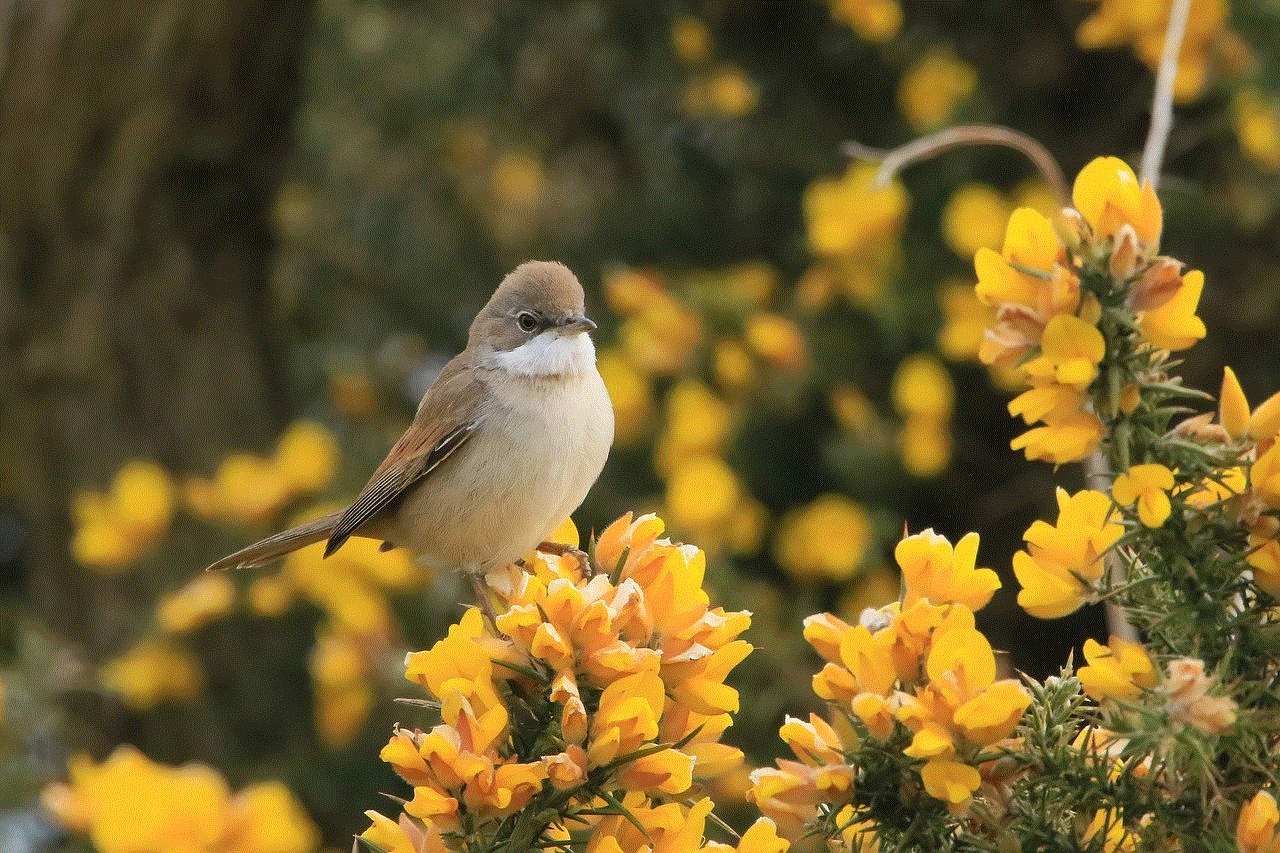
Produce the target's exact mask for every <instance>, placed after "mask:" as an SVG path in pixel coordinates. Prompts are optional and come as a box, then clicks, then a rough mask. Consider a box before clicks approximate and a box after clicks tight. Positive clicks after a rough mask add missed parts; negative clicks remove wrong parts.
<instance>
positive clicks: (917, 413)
mask: <svg viewBox="0 0 1280 853" xmlns="http://www.w3.org/2000/svg"><path fill="white" fill-rule="evenodd" d="M890 393H891V395H892V397H893V407H894V409H896V410H897V412H898V414H899V415H901V416H902V417H903V418H905V419H908V420H911V419H917V418H919V419H925V420H930V421H946V420H948V419H950V417H951V412H952V409H953V407H954V406H955V395H956V392H955V385H954V384H953V383H952V381H951V374H950V373H948V372H947V369H946V368H945V367H943V366H942V364H941V363H939V361H938V360H937V359H936V358H934V357H933V356H931V355H929V354H927V353H916V354H915V355H911V356H908V357H907V358H904V359H903V360H902V361H901V362H900V363H899V364H898V368H897V370H895V371H894V373H893V383H892V389H891V392H890Z"/></svg>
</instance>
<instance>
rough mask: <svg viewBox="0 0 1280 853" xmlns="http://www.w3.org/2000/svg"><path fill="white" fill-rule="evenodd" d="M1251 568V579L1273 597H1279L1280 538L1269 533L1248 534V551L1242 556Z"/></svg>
mask: <svg viewBox="0 0 1280 853" xmlns="http://www.w3.org/2000/svg"><path fill="white" fill-rule="evenodd" d="M1244 560H1245V562H1246V563H1248V564H1249V567H1250V568H1251V569H1253V580H1254V583H1256V584H1257V585H1258V586H1259V587H1261V588H1262V589H1264V590H1266V591H1267V592H1268V593H1270V595H1271V596H1272V597H1273V598H1280V538H1277V537H1276V536H1275V535H1272V534H1269V533H1262V534H1259V533H1250V534H1249V553H1248V554H1247V555H1246V556H1245V558H1244Z"/></svg>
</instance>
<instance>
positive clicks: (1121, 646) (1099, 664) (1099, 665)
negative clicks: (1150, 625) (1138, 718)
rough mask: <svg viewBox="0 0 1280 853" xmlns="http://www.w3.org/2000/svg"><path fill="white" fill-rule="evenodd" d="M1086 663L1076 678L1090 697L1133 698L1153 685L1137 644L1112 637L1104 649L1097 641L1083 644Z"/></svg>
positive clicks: (1149, 667)
mask: <svg viewBox="0 0 1280 853" xmlns="http://www.w3.org/2000/svg"><path fill="white" fill-rule="evenodd" d="M1084 657H1085V660H1087V661H1088V664H1087V665H1085V666H1082V667H1080V669H1079V671H1078V672H1077V673H1076V675H1077V676H1078V677H1079V679H1080V684H1081V685H1082V686H1083V687H1084V692H1085V693H1086V694H1088V695H1089V696H1090V697H1091V698H1093V699H1095V700H1098V701H1101V700H1102V699H1104V698H1105V699H1134V698H1136V697H1137V696H1138V695H1139V694H1140V693H1141V692H1142V691H1143V690H1144V689H1147V688H1150V687H1152V686H1153V685H1154V684H1155V683H1156V671H1155V666H1154V664H1152V662H1151V658H1150V657H1148V656H1147V653H1146V651H1145V650H1144V649H1143V648H1142V646H1141V645H1139V644H1138V643H1132V642H1129V641H1128V640H1124V639H1122V638H1120V637H1112V638H1111V642H1110V643H1109V644H1108V645H1106V646H1104V645H1102V644H1101V643H1099V642H1098V641H1097V640H1094V639H1088V640H1085V641H1084Z"/></svg>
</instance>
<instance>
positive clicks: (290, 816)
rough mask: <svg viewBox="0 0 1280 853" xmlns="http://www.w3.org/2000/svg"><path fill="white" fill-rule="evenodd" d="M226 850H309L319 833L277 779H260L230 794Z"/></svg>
mask: <svg viewBox="0 0 1280 853" xmlns="http://www.w3.org/2000/svg"><path fill="white" fill-rule="evenodd" d="M228 822H229V827H228V832H227V842H228V843H227V846H226V850H227V851H228V853H309V851H311V850H315V849H316V848H317V847H319V846H320V835H319V833H318V832H316V827H315V825H314V824H313V823H312V822H311V819H310V818H309V817H307V814H306V812H304V811H303V810H302V806H301V805H300V804H299V803H298V800H297V799H296V798H295V797H294V796H293V793H292V792H291V791H290V790H289V789H288V788H286V787H285V786H284V785H283V784H281V783H280V782H260V783H258V784H256V785H250V786H248V787H247V788H244V789H242V790H241V791H240V792H239V793H237V794H236V795H235V796H233V797H232V798H231V803H230V815H229V820H228Z"/></svg>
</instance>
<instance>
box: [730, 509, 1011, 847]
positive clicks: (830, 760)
mask: <svg viewBox="0 0 1280 853" xmlns="http://www.w3.org/2000/svg"><path fill="white" fill-rule="evenodd" d="M977 550H978V537H977V535H976V534H969V535H967V536H965V537H964V538H963V539H961V540H960V542H959V543H957V544H956V545H955V546H954V547H953V546H952V545H951V543H949V542H948V541H947V540H946V539H945V538H944V537H941V536H938V535H937V534H935V533H934V532H933V531H931V530H926V531H924V532H923V533H919V534H916V535H914V536H908V537H905V538H904V539H903V540H902V541H901V542H900V543H899V544H898V547H897V550H896V557H897V560H898V563H899V565H900V567H901V568H902V573H903V580H904V587H905V591H904V595H903V602H902V603H901V604H892V605H889V606H888V607H885V608H881V609H880V610H878V611H875V610H869V611H866V612H865V613H864V614H863V616H862V619H861V620H860V623H861V624H857V625H850V624H849V623H847V622H844V621H843V620H841V619H839V618H838V617H835V616H833V615H831V614H829V613H824V614H820V615H816V616H810V617H809V618H807V619H806V620H805V629H804V635H805V639H806V640H807V641H808V642H809V644H810V645H811V646H813V648H814V650H815V651H816V652H817V653H818V654H819V655H820V656H821V657H822V658H823V659H824V660H825V661H826V664H825V666H824V667H823V668H822V670H821V671H820V672H819V673H818V674H817V675H815V676H814V679H813V687H814V692H815V693H817V695H818V696H819V697H821V698H823V699H825V700H827V702H829V703H831V705H832V706H833V707H834V708H835V709H837V712H838V713H839V714H840V715H841V716H844V717H847V718H848V719H852V720H854V721H855V723H856V724H858V725H860V726H861V727H862V728H861V729H859V732H858V734H859V735H861V734H862V733H863V731H865V733H866V735H867V736H870V737H871V738H874V739H877V740H880V741H888V740H889V739H890V738H891V737H892V736H894V734H895V732H910V733H911V735H912V737H911V742H910V745H909V746H907V747H906V749H905V752H904V755H905V757H906V758H911V759H916V760H918V761H919V762H921V763H920V765H919V773H920V779H921V784H922V785H923V787H924V790H925V791H926V793H928V795H929V796H931V797H934V798H936V799H939V800H942V801H943V802H945V803H947V805H948V807H949V808H952V809H955V810H956V811H957V812H963V811H964V810H965V808H967V805H968V802H969V799H970V797H971V796H972V795H973V793H974V792H975V791H976V790H977V789H978V787H979V786H980V785H981V775H980V773H979V770H978V768H977V767H976V766H975V763H974V761H973V759H975V758H976V756H977V755H978V754H979V753H980V752H981V751H982V750H983V749H985V748H988V747H991V746H992V745H994V744H997V743H999V742H1001V741H1003V740H1004V739H1005V738H1007V737H1009V735H1010V734H1011V733H1012V732H1013V730H1014V728H1015V727H1016V726H1017V724H1018V722H1019V720H1021V718H1022V714H1023V712H1024V711H1025V710H1026V708H1027V706H1028V705H1029V704H1030V702H1031V697H1030V695H1029V694H1028V693H1027V692H1026V690H1025V689H1024V688H1023V687H1022V686H1021V685H1020V684H1019V683H1018V682H1016V681H1013V680H1000V681H997V680H996V677H995V676H996V663H995V656H994V653H993V651H992V649H991V645H990V643H988V642H987V640H986V638H985V637H983V635H982V634H981V633H980V632H979V631H978V630H977V629H976V628H975V627H974V617H973V610H974V609H976V608H980V607H982V606H983V605H985V604H986V603H987V601H989V600H990V598H991V595H992V593H993V592H994V591H995V590H996V589H998V588H999V586H1000V584H999V580H998V579H997V578H996V575H995V573H994V572H992V571H991V570H990V569H979V568H975V565H974V562H975V558H976V555H977ZM779 734H780V735H781V737H782V739H783V741H785V742H786V743H787V745H788V746H789V747H790V748H791V750H792V752H793V753H794V754H795V756H796V759H797V760H794V761H792V760H788V759H780V760H779V761H778V762H777V766H776V767H774V768H761V769H759V770H756V771H755V772H753V773H752V774H751V780H752V790H751V792H750V794H749V795H748V797H749V799H752V800H753V801H754V802H756V803H757V805H759V806H760V809H761V810H762V811H763V812H764V813H765V815H766V816H768V817H769V818H771V819H772V820H774V821H775V822H776V823H777V824H778V826H779V827H780V828H781V830H782V832H783V833H784V834H786V835H789V836H793V837H794V836H798V835H799V834H800V833H801V832H802V831H803V828H804V827H805V826H806V825H811V824H812V823H813V821H815V820H816V819H817V816H818V814H819V807H820V806H821V805H822V804H824V803H825V804H828V806H831V807H839V805H840V804H841V803H844V802H845V801H846V800H847V799H848V797H849V796H850V792H851V791H852V788H853V784H854V781H855V779H856V772H855V768H853V767H851V766H849V764H848V759H847V758H846V757H845V756H846V754H847V751H848V750H849V749H850V745H849V744H847V743H845V740H844V738H842V737H841V735H840V734H839V733H838V732H837V730H836V729H835V728H834V727H833V726H831V725H829V724H827V723H826V722H825V721H823V720H822V719H821V718H819V717H816V716H811V717H810V718H809V721H808V722H803V721H801V720H798V719H792V718H788V720H787V721H786V723H784V725H783V726H782V729H781V730H780V732H779ZM841 813H842V814H844V812H841ZM848 821H849V822H856V821H854V819H853V816H852V814H850V815H849V816H848ZM854 837H857V838H859V839H861V840H860V842H859V843H860V844H861V843H862V842H867V843H870V841H869V837H868V836H866V835H865V834H864V833H862V832H857V833H853V834H852V835H850V838H854Z"/></svg>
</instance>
